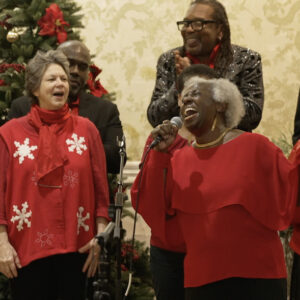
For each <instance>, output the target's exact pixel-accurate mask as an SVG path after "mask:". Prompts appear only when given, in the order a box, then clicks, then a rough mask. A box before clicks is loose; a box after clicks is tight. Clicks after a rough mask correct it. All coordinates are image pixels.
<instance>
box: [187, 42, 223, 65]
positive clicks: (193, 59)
mask: <svg viewBox="0 0 300 300" xmlns="http://www.w3.org/2000/svg"><path fill="white" fill-rule="evenodd" d="M219 49H220V44H217V45H216V46H215V48H214V49H213V50H212V52H211V54H210V56H209V59H208V62H206V63H204V62H201V60H200V59H198V58H197V57H195V56H192V55H191V54H190V53H188V52H187V53H186V56H187V57H188V58H189V59H190V60H191V62H192V64H204V65H208V66H209V67H210V68H211V69H214V68H215V59H216V56H217V54H218V51H219Z"/></svg>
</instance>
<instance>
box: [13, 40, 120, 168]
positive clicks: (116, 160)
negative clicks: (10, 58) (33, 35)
mask: <svg viewBox="0 0 300 300" xmlns="http://www.w3.org/2000/svg"><path fill="white" fill-rule="evenodd" d="M58 49H60V50H61V51H62V52H63V53H64V54H65V55H66V56H67V58H68V60H69V63H70V92H69V105H70V108H71V109H72V113H74V114H79V115H80V116H82V117H86V118H88V119H90V120H91V121H92V122H93V123H94V124H95V126H96V127H97V129H98V130H99V133H100V135H101V139H102V142H103V145H104V150H105V154H106V162H107V172H108V173H114V174H116V173H118V172H119V169H120V155H119V147H118V145H117V137H118V138H119V140H120V139H121V138H122V136H123V130H122V124H121V121H120V118H119V111H118V108H117V106H116V105H115V104H114V103H112V102H110V101H108V100H106V99H105V96H102V97H101V98H99V97H95V96H93V95H91V94H88V93H86V92H85V86H86V82H87V79H88V73H89V64H90V53H89V49H88V48H87V47H86V46H85V45H84V44H83V43H82V42H80V41H75V40H74V41H66V42H64V43H62V44H61V45H60V46H59V47H58ZM30 107H31V102H30V100H29V98H28V97H26V96H23V97H20V98H18V99H16V100H14V101H13V102H12V105H11V109H10V111H9V114H8V118H9V119H12V118H18V117H22V116H24V115H26V114H27V113H28V112H29V111H30Z"/></svg>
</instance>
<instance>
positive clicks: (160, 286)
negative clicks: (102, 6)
mask: <svg viewBox="0 0 300 300" xmlns="http://www.w3.org/2000/svg"><path fill="white" fill-rule="evenodd" d="M177 26H178V29H179V30H180V32H181V35H182V38H183V46H181V47H178V48H175V49H171V50H169V51H167V52H165V53H163V54H162V55H161V56H160V58H159V60H158V64H157V76H156V83H155V88H154V91H153V95H152V99H151V103H150V104H149V107H148V110H147V116H148V120H149V122H150V123H151V125H152V126H153V127H156V126H157V125H159V124H161V123H162V122H163V121H164V120H167V119H168V120H170V119H171V118H172V117H174V116H178V115H179V107H178V91H177V87H176V81H177V77H178V76H179V75H180V74H181V73H182V71H183V73H182V75H184V74H185V70H186V68H187V67H188V66H190V65H199V66H200V64H202V65H203V64H205V65H208V66H209V67H210V68H211V69H213V70H212V72H213V73H214V74H211V75H210V76H207V75H208V74H205V76H204V74H200V73H201V71H200V69H199V72H200V73H199V76H200V77H201V76H202V77H205V78H207V77H208V78H214V77H217V78H218V77H223V78H227V79H229V80H230V81H232V82H233V83H235V84H236V85H237V87H238V88H239V90H240V92H241V94H242V96H243V104H244V108H245V115H244V117H243V118H242V120H241V121H240V122H239V125H238V129H241V130H244V131H252V130H253V129H254V128H256V127H257V126H258V124H259V122H260V120H261V116H262V109H263V102H264V88H263V78H262V66H261V57H260V55H259V54H258V53H257V52H254V51H252V50H250V49H247V48H243V47H240V46H237V45H232V44H231V41H230V27H229V22H228V18H227V14H226V11H225V8H224V7H223V5H222V4H221V3H220V2H219V1H217V0H195V1H193V2H192V3H191V4H190V7H189V9H188V11H187V14H186V16H185V18H184V19H183V21H179V22H177ZM195 67H196V66H195ZM181 77H182V76H181ZM179 133H180V135H181V136H182V137H185V138H190V137H189V136H188V135H187V134H186V132H184V131H183V132H179ZM185 138H181V137H179V138H178V143H177V144H178V145H177V146H176V147H177V148H180V147H182V146H183V145H185V144H186V143H187V140H186V139H185ZM151 142H152V140H151V138H148V140H147V143H146V147H145V149H146V148H147V145H149V144H150V143H151ZM173 150H174V151H175V148H174V149H173ZM145 202H146V201H144V202H143V201H141V203H140V205H139V211H141V212H142V211H145V210H147V211H148V213H149V214H155V213H154V212H153V211H154V210H153V207H152V206H153V204H151V203H150V204H149V203H145ZM151 205H152V206H151ZM176 220H177V218H176V217H173V218H170V219H167V221H168V222H167V223H168V226H166V228H165V231H167V232H166V236H168V241H165V240H164V241H162V240H160V239H159V238H157V237H156V236H155V235H153V234H152V236H151V247H150V265H151V272H152V277H153V286H154V290H155V294H156V298H157V299H158V300H167V299H172V300H183V299H184V288H183V276H184V275H183V260H184V256H185V253H184V252H185V248H184V243H183V240H182V238H181V234H180V229H179V227H178V225H176V222H177V221H176ZM161 230H163V228H162V229H161ZM191 230H197V229H196V228H194V229H193V228H191ZM174 232H176V234H174ZM172 237H175V238H174V239H173V240H172Z"/></svg>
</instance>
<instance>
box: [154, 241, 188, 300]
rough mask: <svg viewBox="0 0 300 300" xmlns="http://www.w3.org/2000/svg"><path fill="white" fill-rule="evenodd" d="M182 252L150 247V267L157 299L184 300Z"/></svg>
mask: <svg viewBox="0 0 300 300" xmlns="http://www.w3.org/2000/svg"><path fill="white" fill-rule="evenodd" d="M184 256H185V254H184V253H178V252H172V251H167V250H163V249H161V248H158V247H155V246H152V245H151V247H150V267H151V273H152V281H153V288H154V291H155V296H156V299H157V300H184V283H183V260H184Z"/></svg>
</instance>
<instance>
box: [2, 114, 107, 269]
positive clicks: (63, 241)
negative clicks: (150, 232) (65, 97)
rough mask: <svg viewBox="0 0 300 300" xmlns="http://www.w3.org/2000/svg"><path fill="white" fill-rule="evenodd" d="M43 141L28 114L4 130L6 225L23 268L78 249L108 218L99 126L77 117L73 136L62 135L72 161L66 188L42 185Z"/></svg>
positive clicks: (68, 164)
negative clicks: (38, 166)
mask: <svg viewBox="0 0 300 300" xmlns="http://www.w3.org/2000/svg"><path fill="white" fill-rule="evenodd" d="M38 139H39V137H38V133H37V132H36V130H35V129H34V128H33V127H32V126H31V125H30V124H29V123H28V119H27V116H25V117H22V118H19V119H13V120H11V121H9V122H8V123H6V124H5V125H4V126H2V127H1V128H0V164H1V169H0V224H4V225H7V232H8V237H9V241H10V243H11V244H12V245H13V247H14V248H15V249H16V251H17V253H18V255H19V258H20V261H21V265H22V266H25V265H27V264H29V263H30V262H31V261H33V260H36V259H39V258H43V257H46V256H49V255H54V254H61V253H68V252H75V251H78V249H79V248H80V247H82V246H83V245H84V244H86V243H87V242H88V241H89V240H90V239H91V238H92V237H93V236H94V235H95V229H96V228H95V218H96V217H105V218H108V205H109V197H108V183H107V176H106V161H105V153H104V149H103V145H102V142H101V138H100V136H99V133H98V130H97V129H96V127H95V126H94V124H93V123H91V122H90V121H89V120H88V119H86V118H82V117H77V116H75V117H74V126H73V129H72V132H66V131H63V132H62V133H61V134H60V135H58V136H57V143H58V145H60V147H61V148H62V149H63V151H64V152H65V153H66V155H67V157H68V160H67V162H66V164H65V165H64V175H63V181H62V187H61V188H49V187H41V186H39V185H38V184H37V182H36V178H35V172H34V163H35V159H36V157H37V153H38V151H39V149H38Z"/></svg>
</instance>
